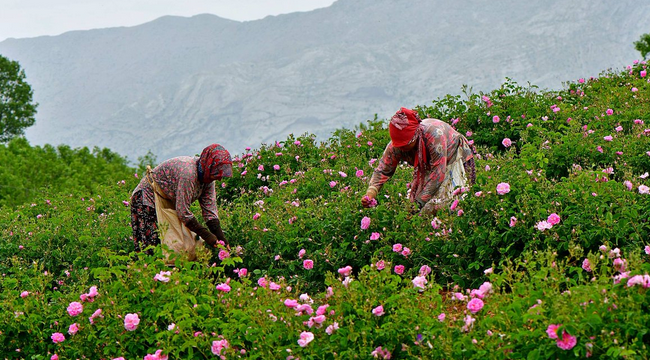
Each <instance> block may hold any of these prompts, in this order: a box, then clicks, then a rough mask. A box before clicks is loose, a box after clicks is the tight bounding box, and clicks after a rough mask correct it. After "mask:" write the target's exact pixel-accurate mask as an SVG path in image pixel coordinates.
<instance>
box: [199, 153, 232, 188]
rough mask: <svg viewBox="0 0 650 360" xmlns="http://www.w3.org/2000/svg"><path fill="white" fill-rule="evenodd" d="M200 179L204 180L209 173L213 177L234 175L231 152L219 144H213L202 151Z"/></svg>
mask: <svg viewBox="0 0 650 360" xmlns="http://www.w3.org/2000/svg"><path fill="white" fill-rule="evenodd" d="M198 171H199V179H201V180H202V181H203V182H209V181H205V180H206V178H205V177H204V176H205V174H209V175H210V177H211V178H212V179H216V178H222V177H232V159H231V157H230V153H229V152H228V150H226V149H225V148H224V147H223V146H221V145H219V144H212V145H210V146H208V147H206V148H205V149H203V152H201V157H200V158H199V170H198Z"/></svg>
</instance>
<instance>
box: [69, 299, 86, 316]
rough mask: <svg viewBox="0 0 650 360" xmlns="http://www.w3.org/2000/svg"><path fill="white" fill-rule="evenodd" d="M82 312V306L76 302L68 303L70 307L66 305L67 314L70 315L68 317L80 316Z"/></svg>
mask: <svg viewBox="0 0 650 360" xmlns="http://www.w3.org/2000/svg"><path fill="white" fill-rule="evenodd" d="M83 310H84V307H83V305H81V303H78V302H76V301H73V302H71V303H70V305H68V314H70V316H77V315H79V314H81V312H82V311H83Z"/></svg>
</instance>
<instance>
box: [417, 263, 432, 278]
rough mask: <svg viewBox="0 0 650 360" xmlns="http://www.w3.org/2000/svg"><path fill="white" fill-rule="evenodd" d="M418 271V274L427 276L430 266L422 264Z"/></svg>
mask: <svg viewBox="0 0 650 360" xmlns="http://www.w3.org/2000/svg"><path fill="white" fill-rule="evenodd" d="M418 273H419V274H420V276H427V275H429V274H430V273H431V268H430V267H429V266H427V265H422V266H421V267H420V271H418Z"/></svg>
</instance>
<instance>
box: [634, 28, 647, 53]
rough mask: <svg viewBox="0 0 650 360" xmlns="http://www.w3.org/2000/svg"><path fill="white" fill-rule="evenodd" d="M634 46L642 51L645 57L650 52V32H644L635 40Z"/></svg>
mask: <svg viewBox="0 0 650 360" xmlns="http://www.w3.org/2000/svg"><path fill="white" fill-rule="evenodd" d="M634 48H635V49H636V50H637V51H638V52H640V53H641V56H642V57H643V58H644V59H645V58H646V56H647V55H648V53H650V34H643V35H641V37H640V38H639V40H637V41H635V42H634Z"/></svg>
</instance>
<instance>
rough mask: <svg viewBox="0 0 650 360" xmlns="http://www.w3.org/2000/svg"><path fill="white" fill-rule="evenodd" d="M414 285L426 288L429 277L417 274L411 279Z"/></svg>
mask: <svg viewBox="0 0 650 360" xmlns="http://www.w3.org/2000/svg"><path fill="white" fill-rule="evenodd" d="M411 282H412V283H413V287H416V288H420V289H424V288H425V287H426V285H427V279H426V278H425V277H424V276H416V277H414V278H413V280H411Z"/></svg>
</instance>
